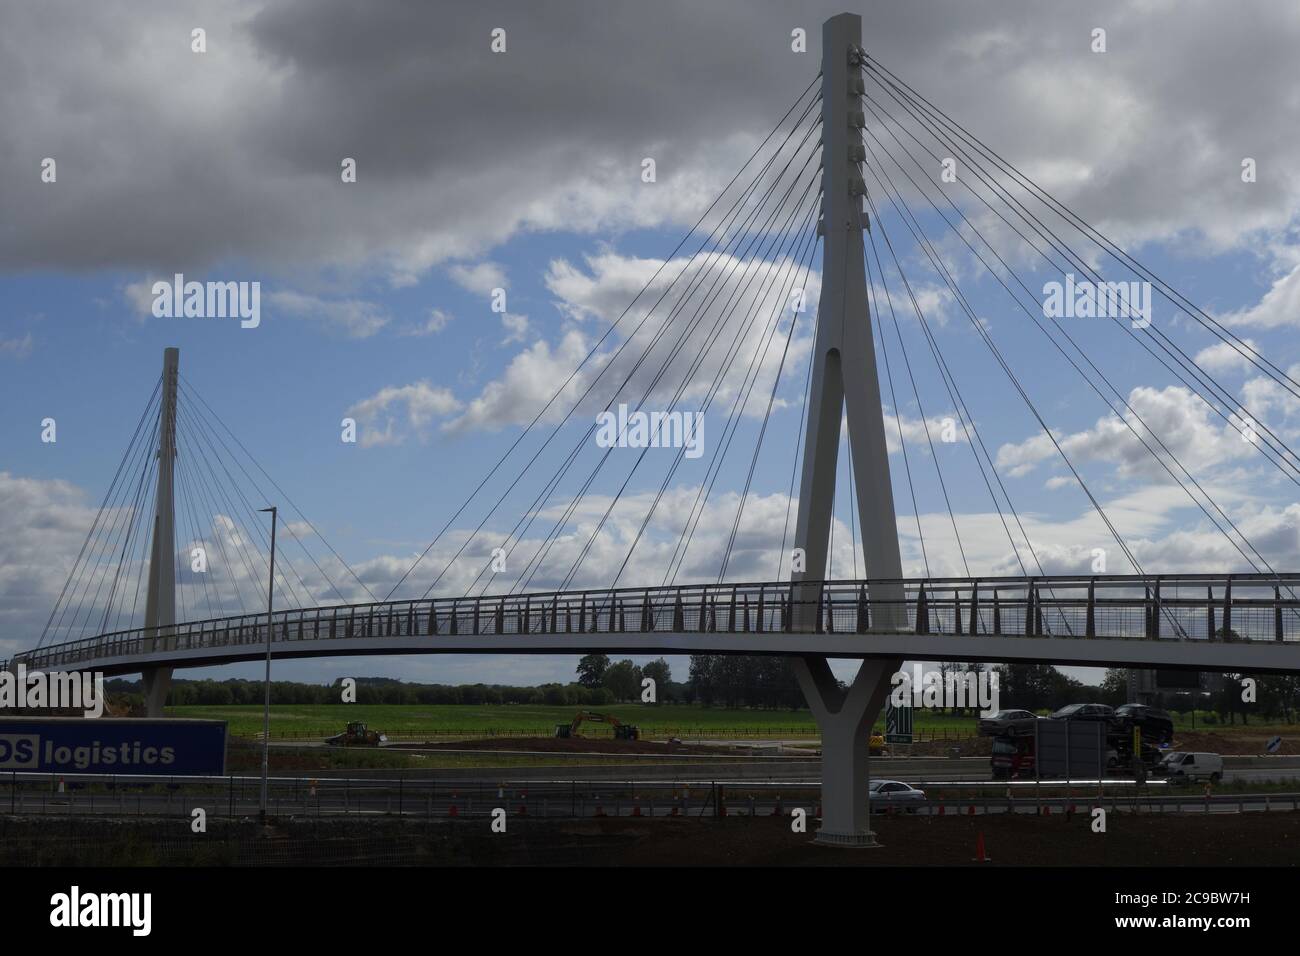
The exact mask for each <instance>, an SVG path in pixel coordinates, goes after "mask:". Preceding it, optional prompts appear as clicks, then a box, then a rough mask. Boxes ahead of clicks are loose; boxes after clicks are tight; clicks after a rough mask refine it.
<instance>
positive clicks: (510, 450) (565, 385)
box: [384, 73, 821, 600]
mask: <svg viewBox="0 0 1300 956" xmlns="http://www.w3.org/2000/svg"><path fill="white" fill-rule="evenodd" d="M820 76H821V74H820V73H819V74H818V76H817V77H815V78H814V79H813V81H812V82H811V83H809V84H808V86H807V87H805V88H804V91H803V92H802V93H800V94H799V96H798V97H797V98H796V99H795V101H794V103H792V104H791V105H790V108H789V109H788V110H786V111H785V114H784V115H783V116H782V117H781V118H780V119H779V120H778V121H777V123H776V125H775V126H774V127H772V130H771V132H769V133H768V134H767V135H766V136H765V137H763V139H762V141H761V142H760V143H759V144H758V146H757V147H755V149H754V151H753V153H751V154H750V156H749V158H748V159H747V160H745V162H744V163H743V164H742V165H741V167H740V169H738V170H737V171H736V174H735V175H734V176H732V178H731V180H730V181H729V182H728V183H727V185H726V186H724V187H723V189H722V191H721V192H720V193H719V194H718V195H717V196H716V197H715V198H714V200H713V202H711V203H710V204H709V206H708V208H707V209H705V210H704V212H703V214H701V216H700V218H699V219H698V220H696V222H695V224H694V225H693V226H692V227H691V228H690V229H689V230H688V231H687V232H686V234H685V235H684V236H682V238H681V240H680V241H679V242H678V243H677V246H676V247H675V248H674V249H673V251H672V252H671V253H669V255H668V257H667V258H666V259H665V260H664V262H663V264H662V265H661V266H660V267H659V268H658V269H657V270H655V273H654V275H652V276H651V277H650V279H649V281H647V282H646V284H645V285H644V286H642V287H641V290H640V291H639V292H637V294H636V295H635V296H633V298H632V300H631V301H630V302H629V303H628V305H627V308H625V309H624V310H623V312H622V314H621V315H619V317H618V318H617V319H615V320H614V322H613V323H611V324H610V326H609V328H607V329H606V330H605V331H604V333H602V334H601V336H600V338H599V339H597V341H596V344H595V345H593V346H592V347H591V349H590V351H588V353H587V355H586V357H585V358H583V359H582V361H580V362H579V363H578V365H577V366H576V367H575V368H574V370H573V372H572V373H570V375H569V376H568V378H566V379H565V380H564V383H563V384H562V385H561V386H560V387H559V388H558V389H557V390H556V391H555V394H553V395H552V396H551V398H550V399H549V400H548V401H547V403H546V404H545V405H544V406H543V407H542V409H541V411H539V412H538V413H537V415H536V417H534V418H533V420H532V421H531V422H529V424H528V425H527V427H525V428H524V430H523V431H522V432H520V433H519V435H518V436H517V437H516V438H515V440H514V441H513V442H512V443H511V444H510V447H509V448H507V449H506V451H505V453H504V454H503V455H502V456H501V457H500V458H499V459H497V462H496V464H494V465H493V466H492V468H491V469H489V470H488V473H487V474H486V475H484V476H483V478H482V480H481V481H480V482H479V483H478V485H477V486H476V487H475V489H474V490H473V491H472V492H471V493H470V495H469V497H468V498H466V499H465V501H464V502H463V503H462V504H461V505H460V507H459V508H457V509H456V511H455V513H454V514H453V515H452V516H451V517H450V518H448V519H447V522H446V524H444V525H443V526H442V528H441V529H440V530H439V531H438V533H437V534H436V535H435V536H434V539H433V540H432V541H431V542H429V544H428V546H427V547H426V548H425V549H424V551H422V552H421V553H420V556H419V557H418V558H416V560H415V562H414V563H413V564H412V565H411V566H410V567H409V568H407V569H406V571H405V572H404V573H403V574H402V576H401V577H400V578H399V579H398V581H397V583H396V584H394V585H393V587H392V588H391V589H390V590H389V592H388V594H387V595H386V596H385V598H384V600H388V599H390V598H392V596H393V594H395V593H396V591H397V589H398V588H400V587H401V586H402V584H403V582H405V581H406V579H407V578H408V577H409V576H410V574H411V572H413V571H414V570H415V569H416V568H417V567H419V565H420V563H421V562H422V561H423V560H424V558H425V557H426V556H427V555H428V553H429V552H430V551H431V550H433V548H434V546H435V545H436V544H437V543H438V542H439V541H440V540H441V539H442V536H443V535H444V534H446V533H447V530H448V529H449V528H451V526H452V525H453V524H455V522H456V520H457V519H458V518H459V517H460V515H461V513H462V512H463V511H464V510H465V508H467V507H468V506H469V503H470V502H471V501H473V500H474V498H475V497H477V495H478V493H479V492H480V491H481V490H482V489H483V487H484V486H485V485H486V484H487V483H488V481H490V480H491V478H492V476H493V475H495V474H496V472H497V469H499V468H500V467H501V465H502V464H504V463H505V461H506V460H507V459H508V458H509V457H510V455H511V454H512V453H513V452H514V450H515V449H516V448H517V447H518V446H519V444H520V443H521V442H522V441H523V440H524V438H525V437H527V436H528V435H529V434H530V433H531V432H532V430H533V428H534V427H535V426H536V425H537V423H538V422H539V421H541V420H542V417H543V416H544V415H545V414H546V413H547V411H549V410H550V408H551V406H552V405H553V404H554V403H555V402H556V400H558V399H559V398H560V396H561V395H563V394H564V393H565V391H566V390H567V389H568V387H569V385H570V384H571V383H572V382H573V380H574V378H575V377H576V376H577V374H578V372H579V371H580V370H581V369H582V368H583V367H584V366H585V365H586V364H587V362H589V361H590V360H591V359H592V357H593V356H595V355H596V353H597V352H598V351H599V349H600V347H601V346H602V345H603V344H604V343H605V340H606V339H607V338H608V337H609V336H610V335H612V334H613V332H614V330H615V329H616V328H618V326H619V325H620V324H621V323H622V321H623V319H624V318H625V317H626V316H627V315H628V313H629V312H631V311H632V307H633V306H634V305H635V304H636V303H637V302H638V301H639V300H640V298H641V296H642V295H643V294H644V293H645V292H646V290H648V289H649V288H651V287H652V286H653V285H654V283H655V282H656V281H657V280H658V278H659V275H660V273H661V272H662V271H663V269H664V268H665V267H666V266H667V265H668V263H670V262H672V261H673V257H674V256H676V255H677V253H678V252H679V251H680V250H681V248H682V247H683V246H684V245H685V244H686V241H687V240H688V239H689V238H690V237H691V236H692V235H694V234H695V231H696V230H697V229H699V227H700V226H701V225H702V224H703V222H704V220H705V219H706V218H707V217H708V215H709V213H711V212H712V211H713V209H714V207H715V206H717V204H718V203H719V202H721V201H722V198H723V196H725V195H726V194H727V193H728V192H730V191H731V187H732V186H733V185H735V183H736V181H737V180H739V179H740V176H741V174H742V173H743V172H744V171H745V170H746V169H747V168H748V167H749V164H750V163H752V162H753V161H754V159H755V158H756V157H757V156H758V155H759V154H760V153H761V152H762V151H763V149H764V147H765V146H766V145H767V143H768V141H769V140H771V138H772V137H773V136H775V135H776V134H777V132H778V131H780V129H781V127H782V126H783V125H784V124H785V121H786V120H787V119H788V118H789V117H790V114H791V113H793V112H794V111H795V109H796V108H797V107H798V106H799V104H800V103H801V102H803V99H804V97H805V96H807V95H808V91H809V90H811V89H812V88H813V87H814V86H815V85H816V83H817V80H818V79H819V78H820ZM820 98H821V94H820V93H818V94H817V95H816V96H815V97H814V99H813V101H812V103H810V104H809V107H808V109H811V108H812V107H813V106H814V105H815V104H816V103H817V102H818V101H819V100H820ZM804 115H806V111H805V114H804ZM801 121H802V119H801V120H800V122H801ZM795 125H796V126H798V122H796V124H795ZM788 139H789V137H788V136H787V140H786V141H788ZM784 144H785V141H783V142H782V146H781V147H778V152H779V150H780V149H781V148H782V147H783V146H784ZM760 175H761V172H760ZM751 186H752V181H751V183H750V185H747V186H746V187H745V189H744V190H742V196H743V195H744V194H746V193H747V192H748V190H749V189H750V188H751ZM716 231H717V229H716V227H715V229H714V230H713V231H712V232H710V233H709V235H708V236H706V237H705V239H704V242H703V243H701V246H700V248H701V249H702V248H703V247H704V245H705V244H707V243H708V241H709V239H710V238H712V236H713V234H714V232H716ZM698 253H699V250H698V249H697V250H696V253H695V254H696V255H697V254H698ZM694 258H695V255H692V256H691V261H693V260H694ZM689 264H690V263H689V262H688V263H687V265H688V266H689ZM683 271H685V268H683ZM680 275H681V274H680V273H679V274H678V278H680ZM673 284H676V279H674V280H673ZM671 287H672V285H670V286H669V288H671ZM647 315H648V313H647ZM644 321H645V320H644V318H643V319H642V323H644ZM639 327H640V326H638V328H639ZM635 335H636V333H635V332H633V334H632V336H629V337H628V338H627V339H625V340H624V343H623V344H626V343H627V342H628V341H631V339H632V338H634V337H635ZM621 348H622V345H620V347H619V349H620V350H621ZM615 355H617V351H616V353H615ZM606 367H608V366H606ZM603 372H604V369H603V368H602V369H601V371H600V372H599V373H598V374H597V376H596V377H595V378H594V379H593V380H592V382H591V383H590V384H589V385H588V387H587V389H586V391H584V393H583V395H582V396H579V398H578V400H577V401H576V402H575V403H574V406H573V407H574V408H577V406H578V405H579V404H581V402H582V400H583V399H584V398H585V397H586V395H587V394H588V393H589V392H590V391H591V389H592V388H594V387H595V385H596V383H597V382H599V381H600V378H601V375H602V374H603ZM572 412H573V409H570V411H569V413H568V414H572ZM568 414H566V416H565V418H564V420H563V421H562V422H561V423H560V425H559V426H557V428H556V429H555V431H558V430H559V428H560V427H562V426H563V423H564V421H567V420H568ZM555 431H553V432H552V433H551V434H552V436H553V435H554V434H555ZM548 441H549V439H548ZM543 447H545V446H543ZM534 460H535V456H534ZM526 468H527V466H525V469H526ZM445 571H446V569H445V568H444V573H445ZM430 590H432V587H430V588H429V589H428V590H426V591H425V595H426V596H427V595H428V593H429V591H430Z"/></svg>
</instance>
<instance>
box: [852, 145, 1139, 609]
mask: <svg viewBox="0 0 1300 956" xmlns="http://www.w3.org/2000/svg"><path fill="white" fill-rule="evenodd" d="M868 133H869V135H871V138H872V139H873V140H875V136H874V134H870V131H868ZM866 145H867V149H868V150H870V152H871V157H872V159H873V160H876V155H875V151H874V150H872V149H871V146H870V144H869V143H868V144H866ZM876 165H878V163H877V164H876ZM868 169H869V170H870V171H871V175H872V178H873V179H874V180H875V181H876V183H877V185H879V186H880V187H881V189H882V190H883V191H885V192H887V194H888V195H889V196H890V202H891V203H892V204H893V205H894V206H895V209H896V210H899V211H900V218H901V219H902V220H903V223H904V225H905V226H906V227H907V228H908V230H909V232H910V233H911V234H912V237H913V239H914V240H915V241H916V243H917V245H918V246H920V247H921V248H922V249H923V251H925V253H926V255H927V257H928V258H929V259H930V261H931V265H932V266H933V268H934V269H935V271H936V272H937V273H938V274H939V275H940V276H941V277H942V278H943V279H944V281H945V283H946V284H947V285H948V287H949V289H950V290H951V291H952V292H953V294H954V296H955V298H956V299H957V301H958V303H959V304H960V305H961V307H962V310H963V311H964V312H965V314H966V315H967V317H968V318H969V320H970V321H971V323H972V325H973V326H974V327H975V328H976V329H977V331H980V332H981V333H984V334H986V333H985V332H984V329H983V326H982V325H981V324H980V322H979V319H978V317H977V316H976V315H975V313H974V310H973V309H972V308H971V307H970V304H969V302H967V300H966V297H965V295H964V294H963V293H962V291H961V289H960V288H959V287H958V286H957V284H956V281H955V280H954V279H953V278H952V276H951V274H950V273H949V272H948V270H947V268H946V267H945V266H944V265H943V263H942V260H941V258H940V257H939V256H938V254H937V252H936V251H935V250H934V248H933V246H932V245H931V244H930V242H929V240H928V239H927V238H925V236H924V232H923V230H921V228H920V223H919V221H917V220H916V219H915V216H914V215H913V214H912V213H911V210H910V209H909V208H908V207H907V203H906V201H905V200H903V198H902V194H901V192H900V191H899V190H898V189H897V188H896V187H895V185H894V183H893V180H892V178H891V177H889V175H888V173H887V172H885V171H884V169H883V167H881V169H880V172H881V174H883V175H884V176H885V180H886V181H887V182H888V184H889V188H888V189H886V187H885V185H884V183H883V182H882V181H881V179H880V175H878V174H877V172H876V168H875V166H874V165H869V166H868ZM868 201H869V202H871V198H870V196H868ZM900 207H901V208H900ZM872 209H873V210H875V205H874V202H873V203H872ZM903 211H905V212H906V216H903V215H902V212H903ZM882 230H883V225H882ZM885 238H886V241H887V242H888V234H887V233H885ZM963 238H964V237H963ZM874 244H875V240H874V238H873V239H872V246H873V249H874V248H875V246H874ZM891 252H892V249H891ZM877 256H878V253H877ZM894 261H895V266H896V268H897V269H898V271H899V275H900V276H901V277H902V278H903V281H904V283H905V284H907V286H908V291H909V295H910V294H911V285H910V283H908V282H907V278H906V275H905V274H904V273H903V271H902V264H901V262H899V260H898V257H897V255H895V256H894ZM881 269H882V271H883V266H881ZM886 295H888V287H886ZM913 303H914V305H915V297H913ZM918 314H919V313H918ZM920 318H921V326H922V330H923V332H924V334H925V336H926V341H927V342H928V343H929V346H930V350H931V355H932V356H933V357H934V359H935V363H936V366H937V367H938V368H939V371H940V375H941V376H942V378H943V381H944V384H945V387H946V388H947V389H948V394H949V397H950V398H951V399H952V401H953V403H954V406H955V407H956V409H957V413H958V416H959V417H960V418H961V421H962V428H963V430H964V431H965V433H966V437H967V442H968V443H969V444H970V446H971V452H972V454H973V455H974V457H975V462H976V465H977V466H978V467H979V469H980V475H981V477H982V478H983V479H984V484H985V487H986V488H987V489H988V491H989V495H990V497H991V498H992V499H993V504H994V508H995V509H996V510H997V512H998V517H999V519H1000V520H1001V522H1002V527H1003V530H1004V531H1005V532H1006V534H1007V539H1008V541H1009V542H1010V543H1011V547H1012V551H1013V553H1014V554H1015V556H1016V561H1017V563H1018V564H1019V565H1020V568H1021V572H1022V573H1024V574H1025V575H1026V576H1028V571H1027V569H1026V568H1025V565H1024V561H1023V559H1022V558H1021V557H1020V552H1019V545H1017V544H1016V541H1015V539H1014V537H1013V536H1012V535H1011V530H1010V528H1009V527H1008V526H1007V523H1006V516H1005V515H1004V514H1003V513H1002V509H1001V506H1000V505H999V503H998V498H997V495H996V494H995V493H994V492H993V487H992V485H991V484H990V482H989V479H988V474H987V473H986V472H985V470H984V464H983V462H982V461H981V460H980V457H979V451H977V450H976V441H978V443H979V450H982V451H983V453H984V456H985V458H987V459H988V464H989V469H990V470H991V471H992V472H993V476H994V478H995V479H996V480H997V483H998V487H999V488H1000V489H1001V490H1002V494H1003V495H1004V496H1005V498H1006V501H1007V507H1008V508H1009V510H1010V511H1011V514H1012V517H1013V518H1014V520H1015V523H1016V527H1017V528H1018V529H1019V530H1020V534H1021V536H1022V537H1023V538H1024V541H1025V545H1026V547H1028V549H1029V553H1030V556H1031V557H1032V558H1033V560H1034V563H1035V564H1036V565H1038V569H1039V573H1040V574H1043V573H1045V572H1044V569H1043V565H1042V561H1041V560H1039V557H1038V552H1037V550H1036V549H1035V548H1034V545H1033V541H1032V540H1031V539H1030V537H1029V534H1028V532H1027V531H1026V530H1025V527H1024V524H1023V523H1022V522H1021V520H1020V514H1019V512H1018V511H1017V510H1016V507H1015V503H1014V502H1013V501H1012V500H1011V496H1010V494H1009V493H1008V492H1007V489H1006V485H1005V484H1004V483H1003V481H1002V476H1001V475H1000V474H999V473H998V470H997V465H996V464H995V463H994V462H993V458H992V456H991V455H990V454H989V451H988V448H987V446H985V444H984V439H983V436H982V435H981V434H980V433H979V429H978V427H977V426H975V424H974V416H973V415H972V414H971V412H970V408H969V406H968V405H967V403H966V400H965V397H964V396H963V395H962V394H961V388H960V386H958V385H957V380H956V377H955V376H954V375H953V373H952V370H951V369H950V368H949V366H948V362H947V359H946V358H944V356H943V350H942V349H941V348H940V347H939V344H938V341H937V340H936V339H935V336H934V334H933V331H932V330H931V329H930V327H929V323H928V322H927V321H926V320H925V318H924V316H923V315H921V316H920ZM986 344H987V341H986ZM968 422H969V425H968V424H967V423H968ZM972 430H973V431H974V436H975V438H974V440H972V438H971V433H972ZM927 432H928V426H927ZM1071 467H1072V466H1071ZM1085 491H1086V488H1085ZM1121 547H1124V545H1123V543H1122V542H1121ZM1130 560H1131V558H1130ZM1134 566H1135V567H1137V565H1134ZM968 574H969V572H968ZM1049 593H1051V594H1052V596H1053V597H1055V592H1054V591H1049ZM1058 614H1059V615H1060V617H1061V622H1062V624H1063V625H1064V626H1065V628H1066V630H1067V631H1071V628H1070V624H1069V621H1068V620H1067V619H1066V617H1065V613H1064V611H1062V610H1061V609H1060V608H1059V607H1058Z"/></svg>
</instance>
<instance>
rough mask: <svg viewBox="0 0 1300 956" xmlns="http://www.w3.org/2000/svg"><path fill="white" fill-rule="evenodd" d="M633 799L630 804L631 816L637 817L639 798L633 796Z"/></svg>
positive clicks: (639, 810) (639, 804)
mask: <svg viewBox="0 0 1300 956" xmlns="http://www.w3.org/2000/svg"><path fill="white" fill-rule="evenodd" d="M634 800H635V802H634V803H633V804H632V816H634V817H639V816H640V815H641V798H640V797H635V798H634Z"/></svg>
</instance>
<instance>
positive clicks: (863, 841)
mask: <svg viewBox="0 0 1300 956" xmlns="http://www.w3.org/2000/svg"><path fill="white" fill-rule="evenodd" d="M813 843H816V844H817V845H818V846H835V847H841V848H843V849H850V850H875V849H879V848H880V847H881V846H883V844H881V843H877V842H876V835H875V833H873V832H872V831H870V830H868V831H867V832H866V833H829V832H827V831H826V830H818V831H817V835H816V836H815V837H813Z"/></svg>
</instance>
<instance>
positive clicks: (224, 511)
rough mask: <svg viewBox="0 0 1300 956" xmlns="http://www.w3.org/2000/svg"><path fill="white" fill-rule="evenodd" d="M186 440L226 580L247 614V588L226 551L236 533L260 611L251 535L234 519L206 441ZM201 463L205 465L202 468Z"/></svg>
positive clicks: (234, 512) (235, 545) (237, 550)
mask: <svg viewBox="0 0 1300 956" xmlns="http://www.w3.org/2000/svg"><path fill="white" fill-rule="evenodd" d="M183 427H184V428H186V429H188V428H189V425H188V423H183ZM182 437H183V440H184V442H185V445H186V446H187V447H190V448H192V449H193V455H194V457H195V459H196V461H195V463H194V466H193V471H194V474H195V475H196V476H197V477H198V479H199V483H200V484H201V485H202V486H203V490H204V497H205V499H206V501H207V508H208V510H209V512H210V513H211V515H212V521H211V525H212V535H213V537H215V538H216V539H217V545H218V547H219V548H220V549H221V560H222V563H223V565H224V567H225V569H226V576H227V577H228V578H229V579H230V583H231V584H232V586H233V587H234V588H235V592H236V594H238V596H239V605H240V607H241V608H242V609H243V610H244V611H245V612H247V610H248V605H247V604H246V603H245V601H244V592H243V587H241V585H240V581H239V579H238V578H237V576H236V574H235V571H236V568H235V564H234V562H232V561H231V560H230V556H229V552H227V551H226V544H225V539H226V536H227V535H228V534H230V533H231V532H232V531H233V532H234V533H233V535H231V548H232V549H233V550H234V552H235V554H236V556H237V557H238V558H239V563H240V564H241V565H242V566H243V568H244V574H245V577H244V580H245V581H247V582H249V584H252V585H254V594H253V597H254V599H253V606H254V607H256V606H257V598H258V591H257V589H256V582H257V578H258V572H257V570H256V562H255V561H252V560H250V558H249V556H248V547H249V544H250V542H248V541H247V540H246V539H247V535H245V534H244V533H243V532H242V529H240V527H239V525H238V524H236V523H235V518H234V515H237V514H238V509H236V508H234V507H232V503H231V502H230V501H229V499H228V496H227V495H225V493H224V489H222V488H221V486H220V484H219V483H218V482H217V480H216V472H215V470H214V469H213V467H212V464H211V462H210V461H209V460H208V456H207V452H206V451H205V450H204V448H203V444H202V441H201V439H200V438H199V437H198V435H197V434H196V433H190V432H189V431H188V430H187V431H185V432H183V435H182ZM200 462H201V463H202V464H201V465H200ZM209 476H210V477H211V479H212V481H211V484H210V483H209V481H208V479H209ZM223 499H225V501H224V504H223V502H222V500H223ZM222 515H224V516H225V517H226V520H227V521H229V522H230V524H231V527H230V528H225V527H218V526H217V518H218V517H220V516H222Z"/></svg>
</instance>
